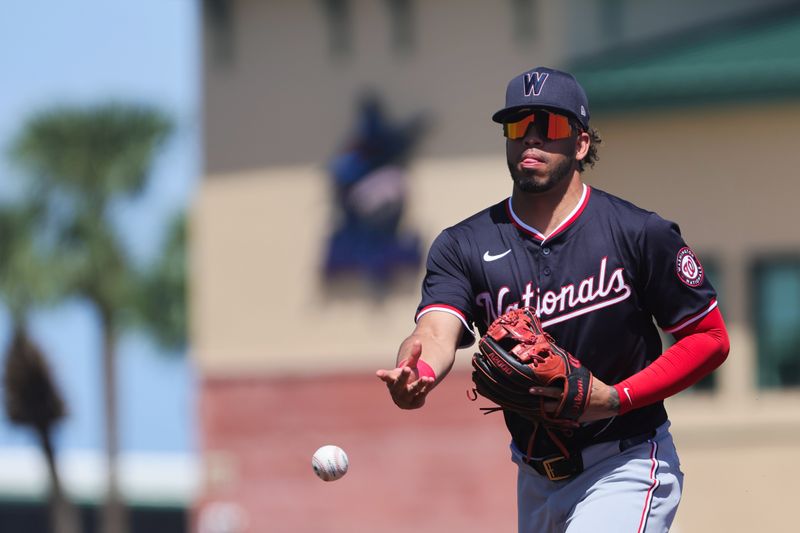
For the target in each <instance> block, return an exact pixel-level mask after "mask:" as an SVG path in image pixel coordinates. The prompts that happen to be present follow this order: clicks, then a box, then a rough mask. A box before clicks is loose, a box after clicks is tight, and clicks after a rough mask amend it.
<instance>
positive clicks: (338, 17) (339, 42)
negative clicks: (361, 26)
mask: <svg viewBox="0 0 800 533" xmlns="http://www.w3.org/2000/svg"><path fill="white" fill-rule="evenodd" d="M320 1H321V2H322V8H323V11H324V14H325V20H326V22H327V25H328V50H329V51H330V54H331V55H332V56H333V57H338V58H341V57H345V56H347V55H349V54H350V52H351V51H352V48H353V43H352V37H351V36H352V34H353V31H352V29H353V28H352V10H351V8H350V2H349V0H320Z"/></svg>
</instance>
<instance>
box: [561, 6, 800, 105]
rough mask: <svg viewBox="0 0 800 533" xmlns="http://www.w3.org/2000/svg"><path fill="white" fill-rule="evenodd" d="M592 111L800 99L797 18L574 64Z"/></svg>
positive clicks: (799, 16)
mask: <svg viewBox="0 0 800 533" xmlns="http://www.w3.org/2000/svg"><path fill="white" fill-rule="evenodd" d="M569 70H570V71H571V72H572V73H574V74H575V77H576V78H577V79H578V80H579V81H580V83H581V85H583V87H584V88H585V89H586V92H587V94H588V95H589V102H590V104H591V107H592V110H604V109H615V108H621V107H641V106H645V105H648V106H651V105H663V106H668V105H676V104H690V103H701V102H714V101H730V100H774V99H777V98H791V99H800V12H798V11H797V10H795V11H793V12H791V13H790V14H789V15H786V14H784V15H783V16H781V17H779V18H776V17H771V18H770V19H769V20H761V21H758V20H752V21H748V22H746V23H739V24H731V25H728V26H726V27H724V28H723V29H721V30H720V29H716V30H715V31H711V30H710V29H709V31H708V32H704V31H703V30H697V31H695V32H694V33H693V34H692V35H683V36H681V37H680V38H670V39H664V40H662V41H661V42H658V43H651V44H649V45H647V46H640V47H638V48H637V49H627V50H617V51H614V52H608V53H605V54H603V55H601V56H598V57H595V58H592V59H586V60H582V61H579V62H576V63H575V64H574V65H573V66H572V67H571V68H569Z"/></svg>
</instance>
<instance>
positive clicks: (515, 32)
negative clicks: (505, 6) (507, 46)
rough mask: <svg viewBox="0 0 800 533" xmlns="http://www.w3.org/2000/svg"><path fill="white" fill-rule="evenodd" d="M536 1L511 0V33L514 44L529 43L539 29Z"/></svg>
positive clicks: (534, 38)
mask: <svg viewBox="0 0 800 533" xmlns="http://www.w3.org/2000/svg"><path fill="white" fill-rule="evenodd" d="M536 2H537V0H511V31H512V36H513V38H514V42H516V43H519V44H524V43H531V42H533V41H534V40H536V32H537V30H538V29H539V28H538V25H537V19H536Z"/></svg>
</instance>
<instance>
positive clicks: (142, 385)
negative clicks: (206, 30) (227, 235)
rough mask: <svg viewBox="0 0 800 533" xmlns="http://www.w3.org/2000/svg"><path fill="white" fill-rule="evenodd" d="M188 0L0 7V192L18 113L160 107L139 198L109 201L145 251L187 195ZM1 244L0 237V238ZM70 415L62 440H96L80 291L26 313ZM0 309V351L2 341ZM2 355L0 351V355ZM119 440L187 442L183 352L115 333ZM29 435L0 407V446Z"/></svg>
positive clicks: (195, 20)
mask: <svg viewBox="0 0 800 533" xmlns="http://www.w3.org/2000/svg"><path fill="white" fill-rule="evenodd" d="M199 4H200V2H198V1H196V0H135V1H134V0H128V1H114V2H108V1H107V0H71V1H69V2H52V1H45V0H11V1H10V2H5V3H4V5H3V12H2V15H0V198H3V199H5V201H9V199H13V197H14V191H15V190H16V185H15V184H16V183H18V180H19V179H20V176H19V172H18V170H17V169H15V168H14V167H13V166H11V164H10V163H9V162H8V158H7V156H6V154H7V150H8V146H9V143H10V142H11V140H12V139H13V138H14V136H15V135H16V134H17V133H18V132H19V130H20V128H21V126H22V125H23V124H24V122H25V120H26V118H27V117H29V116H31V114H32V113H35V112H37V111H39V110H42V109H46V108H49V107H51V106H55V105H63V104H78V105H84V104H92V103H101V102H107V101H122V102H136V103H145V104H151V105H154V106H157V107H159V108H160V109H162V110H163V111H165V112H166V113H168V114H169V115H170V116H171V117H172V119H173V121H174V123H175V125H176V132H175V134H174V135H173V137H172V138H171V139H170V141H169V142H168V144H167V146H166V147H165V149H164V151H163V152H162V153H161V154H160V155H159V157H158V159H157V160H156V162H155V168H154V171H153V175H152V179H151V182H150V186H149V187H148V189H147V190H146V192H145V194H144V196H143V198H142V199H141V200H139V201H136V202H131V203H128V204H125V205H121V206H119V209H118V210H117V213H116V222H117V224H118V227H119V229H120V233H121V235H122V236H123V238H124V239H125V241H126V243H127V244H128V246H129V249H130V251H131V254H132V256H133V257H134V259H135V260H136V261H138V262H142V263H144V262H147V261H149V260H151V259H152V258H153V257H154V255H155V252H156V250H157V249H158V247H159V246H160V244H161V242H162V237H163V230H164V227H165V224H166V223H167V221H168V220H169V219H170V218H171V217H172V216H174V215H175V214H176V213H177V212H179V211H181V210H183V209H185V208H187V207H188V205H189V203H190V202H191V199H192V194H193V192H194V190H195V187H196V184H197V181H198V178H199V175H200V173H201V168H200V159H201V158H200V152H199V147H200V137H199V135H200V125H201V124H200V103H199V102H200V85H199V80H200V50H199V47H200V36H199V31H200V20H199V16H200V13H199ZM0 245H2V243H0ZM32 329H33V332H34V334H35V336H36V339H37V341H38V342H39V343H40V344H41V346H42V347H43V348H44V350H45V352H46V354H47V355H48V357H49V359H50V360H51V362H52V364H53V367H54V371H55V373H56V377H57V380H58V382H59V384H60V385H61V386H62V389H63V392H64V395H65V396H66V399H67V402H68V404H69V407H70V412H71V416H70V418H69V420H68V422H67V423H65V424H64V425H63V426H62V427H61V428H60V430H59V432H58V436H57V444H59V445H60V447H61V448H62V449H63V448H76V449H93V448H100V447H101V445H102V442H103V439H102V437H103V434H102V426H101V424H100V416H101V411H100V407H99V399H100V366H99V363H100V337H99V330H98V326H97V321H96V320H95V316H94V313H93V311H92V309H91V308H90V307H88V306H87V305H86V304H84V303H82V302H80V301H71V302H66V303H65V304H64V305H61V306H59V307H58V308H54V309H47V310H43V311H41V312H39V313H37V314H36V315H35V316H34V317H33V322H32ZM8 336H9V332H8V320H7V316H6V314H5V311H4V310H2V311H0V351H3V352H4V351H5V347H6V345H7V342H8ZM2 357H3V356H2V355H0V359H1V358H2ZM118 370H119V375H120V376H121V383H120V388H121V393H122V397H121V400H120V402H121V411H122V412H121V423H122V428H121V430H122V446H123V449H125V450H136V451H187V450H191V449H193V448H194V446H195V419H194V417H195V414H194V401H195V397H194V373H193V370H192V368H191V364H190V361H189V359H188V357H187V356H186V354H164V353H161V352H160V350H159V349H158V348H157V347H156V346H154V345H153V344H152V343H151V342H150V341H149V340H148V339H147V338H143V337H141V336H137V335H128V336H126V337H125V338H124V339H123V341H122V342H121V343H120V351H119V369H118ZM31 442H33V440H32V439H31V437H30V435H28V433H27V432H26V431H23V430H20V429H18V428H15V427H12V426H9V424H8V422H7V420H5V414H4V412H2V410H0V451H1V450H2V448H3V447H5V446H17V445H24V444H28V443H31Z"/></svg>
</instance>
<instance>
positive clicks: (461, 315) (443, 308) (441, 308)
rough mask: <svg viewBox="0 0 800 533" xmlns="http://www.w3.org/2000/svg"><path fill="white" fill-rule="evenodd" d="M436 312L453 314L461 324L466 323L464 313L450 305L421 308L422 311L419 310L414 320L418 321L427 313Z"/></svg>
mask: <svg viewBox="0 0 800 533" xmlns="http://www.w3.org/2000/svg"><path fill="white" fill-rule="evenodd" d="M437 310H438V311H445V312H452V313H455V314H457V315H458V317H459V318H460V319H461V321H462V322H466V321H467V317H466V315H464V313H462V312H461V310H460V309H457V308H455V307H453V306H452V305H446V304H431V305H427V306H425V307H423V308H422V309H420V310H419V313H417V317H416V320H419V318H420V317H421V316H422V315H424V314H425V313H427V312H428V311H437Z"/></svg>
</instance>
